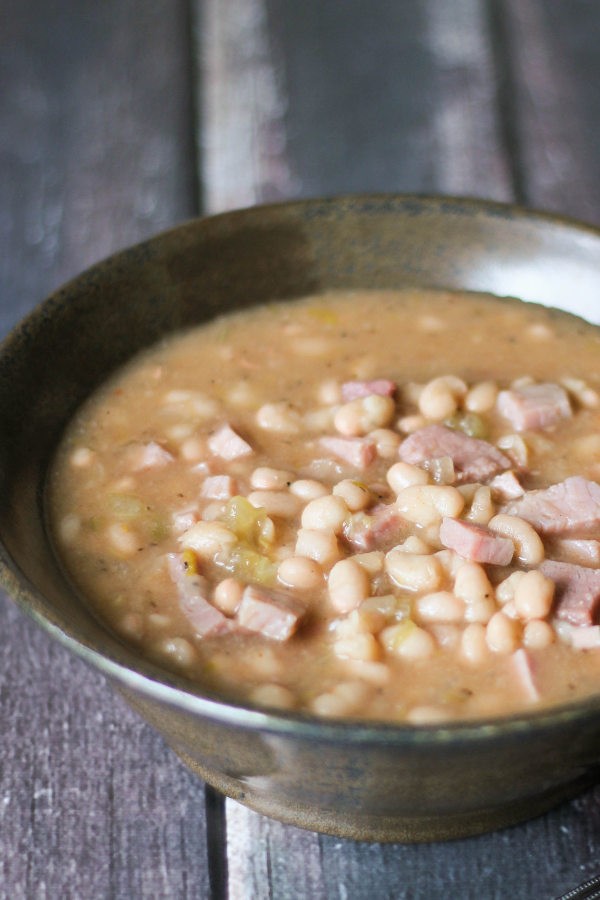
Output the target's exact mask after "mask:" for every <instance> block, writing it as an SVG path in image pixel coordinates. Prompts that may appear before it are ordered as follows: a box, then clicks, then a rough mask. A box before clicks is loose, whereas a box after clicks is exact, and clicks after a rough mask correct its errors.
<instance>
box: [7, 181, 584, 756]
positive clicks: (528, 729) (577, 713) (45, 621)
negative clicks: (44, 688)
mask: <svg viewBox="0 0 600 900" xmlns="http://www.w3.org/2000/svg"><path fill="white" fill-rule="evenodd" d="M369 203H375V204H377V205H379V207H380V208H382V204H385V203H389V204H394V205H397V206H398V207H399V209H401V208H402V206H404V207H405V208H408V207H410V206H412V205H414V206H416V207H418V208H419V209H421V210H424V209H427V208H430V209H431V210H432V211H437V212H438V213H442V214H443V212H444V208H447V209H446V211H447V212H449V211H451V210H453V211H454V212H458V211H462V212H466V213H470V214H477V213H480V214H484V215H485V214H487V215H490V214H491V215H497V216H501V217H504V218H508V219H517V220H520V221H533V222H539V223H540V224H546V225H556V226H560V227H563V228H567V229H569V230H570V231H573V232H578V233H580V234H583V235H588V236H589V237H593V238H594V239H596V240H599V241H600V227H596V226H594V225H592V224H590V223H586V222H583V221H580V220H578V219H576V218H573V217H570V216H565V215H560V214H557V213H553V212H547V211H543V210H537V209H534V208H531V207H528V206H524V205H520V204H516V203H503V202H500V201H496V200H487V199H484V198H477V197H463V196H456V195H446V194H428V193H414V194H413V193H406V194H405V193H393V192H391V193H355V194H354V193H352V194H340V195H335V196H325V197H310V198H306V199H299V200H287V201H281V202H276V203H266V204H258V205H253V206H247V207H242V208H238V209H232V210H227V211H224V212H220V213H215V214H211V215H206V216H198V217H194V218H189V219H187V220H184V221H183V222H180V223H178V224H176V225H174V226H172V227H170V228H167V229H163V230H161V231H159V232H157V233H156V234H154V235H152V236H151V237H149V238H147V239H145V240H143V241H140V242H138V243H136V244H132V245H129V246H126V247H124V248H122V249H120V250H118V251H116V252H115V253H111V254H110V255H109V256H107V257H105V258H103V259H101V260H99V261H98V262H96V263H94V264H92V265H91V266H88V267H87V268H86V269H84V270H83V271H81V272H80V273H78V274H77V275H76V276H75V277H73V278H71V279H70V280H68V281H67V282H66V283H65V284H63V285H61V286H60V287H58V288H57V289H56V290H54V291H53V292H52V293H51V294H50V295H48V296H47V297H46V298H44V299H43V300H42V301H40V302H39V303H37V304H36V305H35V306H34V307H33V309H31V310H30V311H29V312H28V313H27V314H26V315H25V316H24V317H22V318H21V319H20V320H19V321H18V322H17V323H16V324H15V325H14V326H13V327H12V328H11V329H10V331H9V332H8V334H7V335H6V336H5V337H4V338H3V340H2V342H1V343H0V362H1V360H2V358H3V357H4V355H5V354H6V353H7V352H10V349H11V347H12V345H13V344H14V343H15V342H17V341H18V340H19V336H20V335H21V334H22V333H23V331H24V330H26V329H27V328H28V327H29V326H30V325H31V324H33V323H35V322H36V321H37V319H38V317H40V316H41V315H42V314H44V313H47V312H48V309H49V308H50V307H51V306H52V304H53V303H55V302H57V301H58V300H60V299H61V295H63V296H64V295H66V294H68V293H70V292H73V291H75V290H77V288H78V287H79V286H81V285H82V284H83V281H84V280H85V278H86V277H87V276H88V275H89V274H90V273H93V272H95V273H97V274H99V275H101V274H102V273H103V272H104V271H108V270H110V269H111V268H113V267H114V266H115V265H116V264H118V263H120V262H121V263H123V262H125V261H126V258H127V255H128V254H130V253H131V252H132V251H138V250H141V249H143V248H144V247H146V246H151V245H152V244H155V243H159V242H160V241H161V240H163V239H164V238H166V237H168V236H173V235H175V234H177V233H183V232H185V231H187V230H189V229H192V228H202V227H206V226H205V224H204V223H207V222H208V223H211V222H217V223H218V222H222V221H227V220H230V221H234V220H235V219H239V220H242V219H244V218H246V219H249V220H250V222H252V220H253V218H254V217H256V216H257V217H259V218H260V217H261V216H268V215H269V214H270V213H276V212H277V211H278V210H279V211H283V210H285V209H290V210H293V209H297V210H302V209H304V210H306V209H309V208H310V207H323V206H329V207H331V208H334V207H341V208H348V209H351V208H352V207H355V208H356V210H359V209H360V208H361V207H363V208H364V206H365V204H369ZM209 227H210V226H209ZM598 327H600V326H598ZM0 586H2V587H3V588H4V589H5V590H6V592H7V593H8V595H9V596H10V597H11V598H12V599H13V600H14V601H15V602H16V604H17V605H18V606H19V607H20V608H21V609H22V610H23V611H24V612H25V613H26V614H27V615H28V616H29V617H30V618H32V619H33V620H34V621H35V622H36V624H37V625H39V626H40V627H41V628H42V629H43V630H44V631H45V632H46V633H47V634H49V635H50V636H51V637H52V638H53V639H55V640H57V641H58V643H59V644H61V645H62V646H64V647H66V648H67V649H68V650H70V651H71V652H73V653H74V654H75V655H77V656H79V657H80V658H81V659H83V661H84V662H86V663H87V664H88V665H90V666H92V667H93V668H95V669H97V670H99V671H100V672H102V674H104V675H105V676H107V677H108V678H109V679H110V680H111V681H112V682H113V683H116V684H117V685H122V686H123V687H124V688H128V689H130V690H132V691H133V692H135V693H137V694H140V695H142V696H144V697H146V698H148V699H150V700H152V699H153V700H156V701H158V702H160V703H163V704H166V705H169V706H172V707H176V708H178V709H180V710H182V711H184V712H186V713H189V714H191V715H194V716H200V717H202V718H208V719H211V720H213V721H218V722H220V723H222V724H228V725H232V726H235V727H238V728H242V729H244V730H249V731H260V732H269V733H271V734H279V735H288V736H292V737H296V738H302V739H306V740H320V741H328V742H333V743H336V742H339V741H340V740H343V741H344V742H349V741H350V742H352V743H355V744H369V745H373V744H374V745H385V746H390V745H392V746H394V747H396V746H397V747H398V748H400V747H402V746H412V747H417V748H418V747H423V746H430V745H431V746H437V745H444V746H448V745H462V744H464V743H473V742H487V741H490V740H493V741H497V740H503V739H506V740H510V739H512V737H513V736H521V737H523V738H526V737H527V736H528V735H530V734H533V733H536V734H538V733H542V732H552V731H555V730H562V729H563V728H564V727H565V726H566V725H567V724H570V723H573V724H575V723H577V722H583V721H585V720H587V719H588V718H589V717H591V716H594V715H595V714H600V690H599V692H598V694H593V695H590V696H587V697H584V698H582V699H579V700H574V701H571V702H568V703H562V704H560V705H554V706H550V707H548V708H545V709H541V710H537V711H535V710H532V711H524V712H520V713H516V714H511V715H507V716H500V717H494V718H486V719H483V718H477V719H465V720H456V721H448V722H443V723H434V724H428V725H426V724H419V725H414V724H408V723H402V722H390V721H380V720H370V719H357V718H339V719H337V718H335V719H333V718H332V719H327V718H320V717H319V716H316V715H311V714H309V713H305V712H299V711H277V710H266V709H264V710H263V709H260V708H259V707H256V706H255V705H253V704H251V703H249V702H243V703H242V702H237V701H235V700H233V699H232V698H231V697H229V696H225V695H222V694H220V693H218V692H217V691H208V690H205V691H203V692H200V686H195V685H194V684H192V683H191V682H188V681H186V679H184V678H180V677H179V676H177V675H176V674H174V673H172V672H170V671H169V670H167V669H164V668H163V667H161V666H160V665H158V664H155V663H151V662H150V661H148V660H146V659H144V658H143V657H141V656H140V655H138V654H137V653H135V651H133V650H132V649H131V648H129V647H128V646H127V645H126V644H125V643H124V642H122V641H121V640H120V639H119V638H118V636H116V635H115V634H114V633H112V632H111V631H110V629H108V627H107V626H105V625H103V624H102V623H101V622H100V620H99V619H98V618H96V617H94V619H95V621H96V623H97V625H98V627H100V628H104V630H105V633H106V636H107V637H108V638H109V639H110V640H111V643H112V644H113V645H114V653H115V655H116V654H118V655H119V656H121V657H122V658H124V659H125V660H126V661H125V662H123V661H121V660H119V659H117V658H114V657H113V656H112V655H108V653H106V652H101V651H99V650H97V649H95V648H94V647H93V646H90V645H89V644H88V643H86V642H85V641H83V640H82V639H80V638H79V637H77V635H76V633H74V632H75V629H71V630H70V629H69V623H68V622H67V621H64V620H63V621H61V622H60V624H58V623H57V622H54V621H52V618H51V617H50V616H49V614H48V613H45V612H44V606H48V602H47V601H46V600H45V598H44V595H43V593H42V592H41V591H39V590H38V589H37V588H36V587H35V586H34V585H33V584H31V582H30V581H29V579H28V578H27V576H26V574H25V573H24V572H23V571H22V570H21V569H20V567H19V566H18V564H17V563H16V562H15V561H14V560H13V559H12V557H11V555H10V553H9V551H8V548H7V547H6V546H5V544H4V542H3V541H1V540H0Z"/></svg>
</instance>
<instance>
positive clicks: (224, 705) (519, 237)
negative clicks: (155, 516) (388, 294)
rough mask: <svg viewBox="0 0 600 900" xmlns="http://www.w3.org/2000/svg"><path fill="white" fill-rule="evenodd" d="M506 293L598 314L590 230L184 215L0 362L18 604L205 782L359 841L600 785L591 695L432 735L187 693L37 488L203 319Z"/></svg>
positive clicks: (23, 329) (476, 817) (3, 461)
mask: <svg viewBox="0 0 600 900" xmlns="http://www.w3.org/2000/svg"><path fill="white" fill-rule="evenodd" d="M408 285H417V286H426V287H443V288H455V289H466V290H477V291H489V292H492V293H495V294H498V295H515V296H518V297H521V298H523V299H525V300H534V301H538V302H541V303H545V304H548V305H551V306H557V307H562V308H565V309H567V310H569V311H571V312H579V313H581V312H583V311H585V310H589V309H592V310H593V309H597V310H598V314H599V315H600V305H599V298H600V232H599V231H596V230H593V229H591V228H587V227H585V226H583V225H580V224H577V223H573V222H570V221H565V220H562V219H558V218H555V217H551V216H545V215H540V214H536V213H532V212H528V211H525V210H521V209H516V208H513V207H507V206H502V205H499V204H495V203H485V202H477V201H465V200H456V199H448V198H418V197H400V196H372V197H369V196H359V197H347V198H340V199H333V200H312V201H307V202H299V203H289V204H283V205H276V206H268V207H262V208H261V207H258V208H254V209H248V210H243V211H239V212H233V213H227V214H225V215H221V216H215V217H213V218H208V219H203V220H199V221H194V222H189V223H187V224H184V225H182V226H181V227H179V228H176V229H174V230H172V231H169V232H167V233H165V234H161V235H159V236H158V237H155V238H153V239H152V240H150V241H147V242H145V243H143V244H140V245H139V246H136V247H133V248H132V249H129V250H126V251H124V252H122V253H119V254H117V255H116V256H113V257H111V258H110V259H108V260H106V261H105V262H102V263H100V264H99V265H97V266H94V267H93V268H92V269H89V270H88V271H87V272H85V273H84V274H83V275H81V276H80V277H79V278H77V279H76V280H75V281H72V282H71V283H70V284H68V285H66V287H64V288H62V290H59V291H57V292H56V293H55V294H53V295H52V296H51V297H50V298H49V299H48V300H46V301H45V302H44V303H43V304H42V305H41V306H40V307H38V308H37V309H36V310H35V311H34V312H33V313H32V314H31V315H30V316H28V318H27V319H25V320H24V321H23V322H22V323H21V324H20V325H19V326H18V327H17V328H16V329H15V330H14V331H13V333H12V334H11V335H10V336H9V337H8V339H7V340H6V341H5V343H4V345H3V347H2V349H1V354H0V435H1V439H0V486H1V487H0V537H1V540H2V545H1V546H0V563H1V574H2V582H3V584H4V586H5V587H6V589H7V590H8V591H9V592H10V593H11V594H12V595H13V597H14V598H15V600H16V601H17V603H18V604H19V605H20V606H21V608H22V609H24V610H25V611H26V612H27V613H28V614H29V615H31V616H32V617H33V618H34V619H35V620H36V621H37V622H38V623H39V624H40V625H41V626H42V627H43V628H45V629H46V631H48V632H49V633H50V634H51V635H52V636H53V637H55V638H56V639H57V640H58V641H60V643H62V644H63V645H64V646H66V647H68V648H69V649H71V650H72V651H74V652H75V653H77V654H78V655H79V656H81V657H82V658H83V659H84V660H86V662H87V663H89V664H90V665H92V666H95V667H97V668H98V669H100V670H101V671H102V672H104V673H105V675H106V677H107V678H108V679H109V681H110V682H111V683H112V684H113V685H114V686H115V687H116V689H117V690H118V691H120V692H121V693H122V694H123V695H124V696H125V697H126V698H127V699H128V700H129V702H130V703H131V705H132V706H133V707H134V708H135V709H136V710H138V711H139V712H140V714H141V715H142V716H144V718H146V719H147V720H148V721H149V722H150V723H151V724H152V725H154V726H155V727H156V728H158V729H159V731H160V732H162V734H163V735H164V736H165V737H166V739H167V741H168V742H169V743H170V745H171V746H172V747H173V748H174V750H175V751H176V752H177V753H179V754H180V756H181V757H182V758H183V759H184V760H185V761H186V762H187V763H188V764H189V765H190V766H191V767H192V769H194V770H195V771H196V772H198V774H200V775H201V776H202V778H204V779H205V780H206V781H208V782H209V783H210V784H212V785H213V786H215V787H216V788H218V789H219V790H220V791H223V792H224V793H225V794H228V795H229V796H231V797H234V798H235V799H237V800H239V801H241V802H242V803H246V804H247V805H248V806H250V807H252V808H254V809H256V810H259V811H260V812H263V813H266V814H267V815H270V816H274V817H275V818H277V819H281V820H282V821H284V822H290V823H293V824H295V825H300V826H302V827H304V828H311V829H315V830H318V831H324V832H329V833H333V834H338V835H344V836H347V837H351V838H356V839H366V840H388V841H390V840H395V841H418V840H438V839H444V838H451V837H460V836H464V835H468V834H474V833H477V832H481V831H486V830H490V829H493V828H497V827H500V826H504V825H508V824H510V823H514V822H517V821H519V820H523V819H526V818H528V817H531V816H534V815H536V814H538V813H541V812H543V811H544V810H546V809H548V808H549V807H550V806H551V805H553V804H555V803H556V802H558V801H559V800H560V799H562V798H564V797H567V796H569V795H571V794H573V793H574V792H575V791H577V790H579V789H580V788H582V787H583V786H584V785H586V784H588V783H590V782H591V781H592V780H593V779H595V778H596V776H597V771H598V760H599V759H600V691H599V694H598V696H596V697H592V698H590V699H588V700H585V701H582V702H579V703H575V704H572V705H569V706H563V707H560V708H556V709H553V710H550V711H547V712H541V713H537V714H529V715H518V716H512V717H510V718H505V719H500V720H491V721H481V722H476V723H472V722H471V723H463V724H461V723H457V724H450V725H445V726H441V727H440V726H427V727H425V726H419V727H417V726H408V725H406V726H404V725H386V724H377V723H372V722H368V723H366V722H357V721H325V720H322V719H318V718H316V717H311V716H308V715H302V714H292V713H289V714H283V713H282V714H273V713H271V712H269V713H267V712H263V711H261V710H259V709H256V708H249V707H245V706H241V705H236V704H235V703H231V702H227V701H224V700H223V698H220V697H218V696H216V695H214V694H211V695H208V694H207V693H203V692H202V690H201V689H200V688H197V689H194V688H191V687H190V686H189V684H187V683H184V682H183V681H181V680H179V679H178V678H177V677H176V676H174V675H172V674H170V673H169V672H167V671H165V670H163V669H161V668H160V667H158V666H157V665H154V664H150V663H148V662H146V661H145V660H144V659H142V658H140V656H139V655H137V654H136V652H135V650H132V649H131V648H129V647H127V646H125V645H124V644H123V642H122V641H120V640H119V639H118V638H117V637H115V636H114V635H113V634H111V633H110V632H109V631H108V630H107V629H106V628H104V627H103V626H102V625H101V624H99V622H98V621H97V620H96V619H95V618H94V617H93V616H92V615H91V614H90V613H89V612H88V610H87V608H86V606H85V604H84V603H83V602H82V601H81V599H80V598H79V597H78V596H77V595H76V594H75V593H74V592H73V590H72V588H71V587H70V586H69V585H68V584H67V583H66V581H65V579H64V577H63V575H62V573H61V570H60V568H59V566H58V565H57V561H56V559H55V557H54V554H53V551H52V547H51V545H50V542H49V540H48V534H47V529H46V524H45V511H44V483H45V478H46V472H47V469H48V464H49V461H50V460H51V458H52V455H53V452H54V449H55V447H56V444H57V442H58V440H59V438H60V436H61V432H62V430H63V428H64V427H65V424H66V423H67V422H68V420H69V419H70V417H71V416H72V415H73V412H74V411H75V409H76V408H77V407H78V405H79V404H80V403H81V402H82V400H84V399H85V398H86V397H87V395H88V394H89V393H90V392H91V391H92V390H93V389H94V388H95V387H96V386H97V385H98V384H99V383H100V382H101V381H102V380H103V379H104V378H105V376H106V375H107V374H108V373H109V372H110V371H111V370H113V369H114V368H115V366H118V365H119V364H120V363H122V362H124V361H125V360H127V359H128V358H129V357H130V356H131V355H132V354H133V353H135V352H136V351H137V350H139V349H140V348H142V347H145V346H147V345H148V344H150V343H152V342H153V341H155V340H156V339H157V338H160V337H161V336H163V335H164V334H166V333H167V332H171V331H173V330H175V329H178V328H181V327H183V326H187V325H191V324H193V323H197V322H201V321H203V320H205V319H208V318H210V317H211V316H212V315H213V314H214V313H215V312H217V311H219V312H221V311H223V310H227V309H234V308H238V307H242V306H248V305H251V304H256V303H262V302H265V301H269V300H274V299H284V298H292V297H296V296H300V295H304V294H308V293H311V292H316V291H322V290H329V289H334V288H396V287H402V286H408Z"/></svg>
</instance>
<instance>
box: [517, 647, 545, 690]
mask: <svg viewBox="0 0 600 900" xmlns="http://www.w3.org/2000/svg"><path fill="white" fill-rule="evenodd" d="M510 663H511V666H512V670H513V672H514V674H515V675H516V677H517V681H518V683H519V686H520V688H521V691H522V693H523V694H524V696H525V697H526V698H527V699H528V700H531V701H532V702H534V703H535V702H537V701H538V700H540V699H541V698H540V691H539V688H538V683H537V673H536V668H537V667H536V664H535V660H534V659H533V657H532V655H531V653H529V652H528V651H527V650H524V649H523V648H520V649H519V650H516V651H515V652H514V653H513V654H512V656H511V658H510Z"/></svg>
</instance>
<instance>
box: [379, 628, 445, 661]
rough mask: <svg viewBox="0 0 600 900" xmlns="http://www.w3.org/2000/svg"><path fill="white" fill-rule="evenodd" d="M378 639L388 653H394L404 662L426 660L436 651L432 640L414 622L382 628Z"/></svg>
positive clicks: (427, 633) (426, 632)
mask: <svg viewBox="0 0 600 900" xmlns="http://www.w3.org/2000/svg"><path fill="white" fill-rule="evenodd" d="M379 637H380V640H381V642H382V644H383V646H384V647H385V649H386V650H387V651H388V652H389V653H394V654H395V655H396V656H400V657H402V658H403V659H406V660H411V661H416V660H420V659H427V658H428V657H430V656H432V655H433V654H434V653H435V651H436V643H435V640H434V638H433V637H432V636H431V635H430V634H429V632H428V631H426V630H425V629H424V628H419V626H418V625H415V623H414V622H400V623H399V624H398V625H390V626H389V627H388V628H384V630H383V631H382V632H381V634H380V636H379Z"/></svg>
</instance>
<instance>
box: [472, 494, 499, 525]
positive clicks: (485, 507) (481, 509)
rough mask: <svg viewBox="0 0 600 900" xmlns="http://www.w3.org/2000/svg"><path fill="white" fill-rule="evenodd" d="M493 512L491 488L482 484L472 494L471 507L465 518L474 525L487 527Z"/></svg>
mask: <svg viewBox="0 0 600 900" xmlns="http://www.w3.org/2000/svg"><path fill="white" fill-rule="evenodd" d="M495 512H496V510H495V507H494V503H493V501H492V491H491V488H489V487H488V486H487V485H483V484H482V485H481V487H478V488H477V490H476V491H475V493H474V494H473V499H472V500H471V507H470V509H469V512H468V513H467V516H466V517H467V519H468V520H469V522H473V523H474V524H475V525H487V524H488V522H489V521H490V519H491V518H492V516H493V515H494V513H495Z"/></svg>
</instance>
